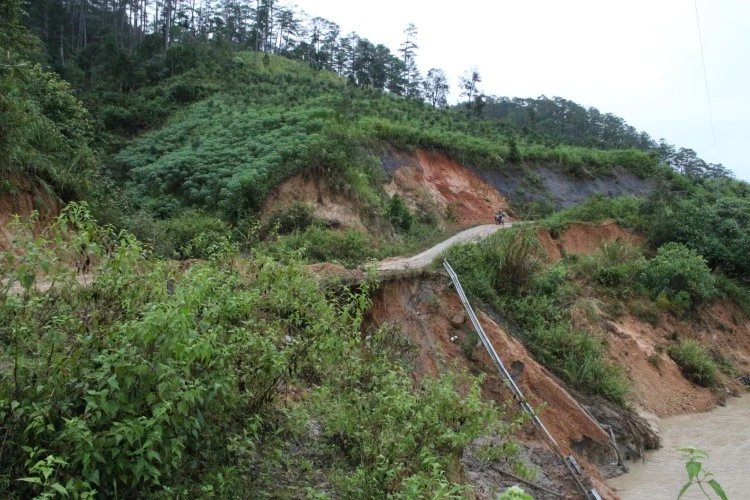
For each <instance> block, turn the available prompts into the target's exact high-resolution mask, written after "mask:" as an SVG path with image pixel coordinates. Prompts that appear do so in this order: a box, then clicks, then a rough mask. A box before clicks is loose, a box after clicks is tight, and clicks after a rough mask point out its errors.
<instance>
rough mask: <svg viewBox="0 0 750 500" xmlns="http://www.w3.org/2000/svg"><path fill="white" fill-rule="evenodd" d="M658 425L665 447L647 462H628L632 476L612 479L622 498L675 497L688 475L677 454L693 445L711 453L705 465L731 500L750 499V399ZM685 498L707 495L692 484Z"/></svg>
mask: <svg viewBox="0 0 750 500" xmlns="http://www.w3.org/2000/svg"><path fill="white" fill-rule="evenodd" d="M659 426H660V428H661V431H662V444H663V447H662V448H661V449H660V450H658V451H655V452H652V453H649V454H648V455H647V456H646V460H645V463H641V462H637V463H636V462H629V463H628V465H629V467H630V473H628V474H625V475H623V476H620V477H618V478H615V479H610V480H609V481H608V482H609V484H610V485H611V486H612V487H613V488H615V489H616V490H617V492H618V494H619V495H620V496H621V497H622V499H623V500H635V499H639V500H640V499H652V498H653V499H662V498H664V499H668V498H669V499H673V498H677V494H678V493H679V491H680V488H681V487H682V485H683V484H685V482H686V480H687V473H686V472H685V463H684V461H683V460H682V459H681V457H680V454H679V453H677V452H676V451H675V450H676V449H677V448H680V447H684V446H690V445H692V446H696V447H698V448H701V449H704V450H706V451H708V452H709V455H710V456H709V458H708V460H706V461H705V462H704V464H703V467H704V469H705V470H708V471H711V472H713V473H714V474H715V476H716V479H717V480H718V481H719V483H721V485H722V486H723V487H724V491H725V492H726V493H727V496H728V497H729V498H730V499H744V498H750V395H745V396H743V397H742V398H737V399H730V400H729V401H728V402H727V406H725V407H722V408H718V409H716V410H714V411H712V412H708V413H697V414H693V415H680V416H678V417H672V418H668V419H664V420H662V421H661V422H660V424H659ZM707 487H708V486H707ZM709 489H710V487H709ZM712 493H713V492H712ZM683 498H689V499H700V498H705V497H704V496H703V495H702V494H701V492H700V490H699V489H697V486H692V487H691V489H690V492H689V493H688V494H686V495H685V496H684V497H683ZM712 498H714V497H713V496H712Z"/></svg>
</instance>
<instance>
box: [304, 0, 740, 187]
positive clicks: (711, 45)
mask: <svg viewBox="0 0 750 500" xmlns="http://www.w3.org/2000/svg"><path fill="white" fill-rule="evenodd" d="M291 1H292V2H294V3H296V4H297V5H298V7H299V9H301V10H304V11H306V12H307V13H308V14H310V15H311V16H321V17H324V18H326V19H329V20H330V21H333V22H336V23H338V24H339V26H341V30H342V34H348V33H349V32H351V31H355V32H357V34H358V35H360V36H361V37H364V38H369V39H370V41H372V42H374V43H383V44H385V45H386V46H388V47H389V48H390V49H391V51H394V52H395V50H396V49H397V48H398V45H399V44H400V43H401V41H402V40H403V38H404V35H403V29H404V27H405V26H406V25H407V24H408V23H410V22H413V23H414V24H415V25H416V26H417V28H418V29H419V36H418V39H417V43H418V45H419V50H418V53H417V54H418V56H417V62H418V64H419V66H420V69H421V70H422V73H423V74H425V73H426V72H427V70H428V69H429V68H431V67H439V68H442V69H443V70H445V72H446V75H447V76H448V78H449V81H450V84H451V87H452V88H453V90H454V92H453V96H454V100H455V99H456V97H457V92H456V91H455V89H456V88H457V87H458V77H459V76H460V75H461V74H462V73H463V72H464V70H466V69H468V68H470V67H471V66H474V65H475V66H477V67H478V68H479V71H480V73H481V75H482V79H483V82H482V84H481V86H480V88H481V89H482V90H483V91H484V93H485V94H495V95H499V96H509V97H538V96H540V95H546V96H547V97H552V96H560V97H563V98H566V99H570V100H573V101H575V102H578V103H580V104H582V105H584V106H586V107H589V106H594V107H596V108H598V109H599V110H600V111H602V112H610V113H614V114H616V115H618V116H621V117H622V118H624V119H625V120H626V121H627V122H628V123H629V124H630V125H633V126H634V127H636V128H637V129H639V130H645V131H646V132H647V133H648V134H649V135H651V137H652V138H654V139H659V138H660V137H664V138H665V139H667V141H668V142H670V143H672V144H675V145H676V146H678V147H687V148H692V149H694V150H695V151H696V152H697V153H698V155H699V156H700V157H701V158H703V159H704V160H706V161H708V162H721V163H723V164H724V166H726V167H728V168H730V169H731V170H733V171H734V172H735V174H736V175H737V177H739V178H741V179H744V180H750V159H749V157H748V155H747V154H746V150H747V149H749V148H750V144H748V143H747V141H748V139H750V0H697V2H698V10H699V14H700V25H701V32H702V35H703V48H704V52H705V59H706V70H707V73H708V86H709V91H710V94H711V105H712V108H713V117H714V126H715V131H716V149H714V143H713V138H712V134H711V124H710V123H711V122H710V120H709V111H708V100H707V99H706V90H705V83H704V78H703V68H702V65H701V54H700V44H699V38H698V29H697V25H696V16H695V6H694V0H484V1H482V0H463V1H459V2H439V1H435V0H376V1H373V2H363V1H357V0H296V2H295V0H291Z"/></svg>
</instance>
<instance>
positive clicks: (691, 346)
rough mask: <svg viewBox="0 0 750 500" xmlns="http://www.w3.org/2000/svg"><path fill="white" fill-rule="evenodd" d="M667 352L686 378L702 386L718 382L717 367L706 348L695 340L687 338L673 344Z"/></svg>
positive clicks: (710, 385)
mask: <svg viewBox="0 0 750 500" xmlns="http://www.w3.org/2000/svg"><path fill="white" fill-rule="evenodd" d="M667 352H668V353H669V357H670V358H672V359H673V360H674V362H675V363H677V365H678V366H679V367H680V370H681V371H682V374H683V375H685V377H686V378H687V379H688V380H690V381H692V382H695V383H696V384H698V385H702V386H703V387H712V386H715V385H716V384H717V383H718V381H719V380H718V372H719V367H718V365H717V364H716V361H714V358H713V356H711V353H710V352H709V351H708V349H706V347H705V346H704V345H703V344H701V343H700V342H698V341H697V340H693V339H687V340H684V341H682V342H680V343H679V344H673V345H671V346H670V347H669V350H668V351H667Z"/></svg>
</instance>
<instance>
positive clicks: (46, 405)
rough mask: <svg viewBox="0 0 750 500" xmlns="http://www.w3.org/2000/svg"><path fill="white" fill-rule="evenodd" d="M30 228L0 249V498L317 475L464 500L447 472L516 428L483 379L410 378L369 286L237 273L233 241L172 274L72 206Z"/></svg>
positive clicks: (310, 488) (297, 273)
mask: <svg viewBox="0 0 750 500" xmlns="http://www.w3.org/2000/svg"><path fill="white" fill-rule="evenodd" d="M31 229H32V226H31V225H28V226H26V227H25V228H16V234H17V235H18V238H17V244H18V245H19V246H18V247H17V248H14V249H11V250H9V251H3V252H0V283H2V289H0V346H2V349H0V437H1V439H0V450H1V451H2V453H0V495H2V496H3V497H19V498H27V497H32V496H36V495H43V496H46V497H52V496H53V495H55V494H59V495H63V496H72V497H79V498H85V497H89V496H91V495H94V494H95V493H96V492H102V493H103V494H105V495H109V494H112V493H113V492H115V491H117V495H118V496H119V497H122V498H130V497H136V496H138V497H143V496H155V497H206V496H211V495H217V496H224V497H229V498H237V497H247V496H250V497H254V498H255V497H275V498H279V497H282V498H283V497H291V496H295V495H297V494H298V493H299V492H300V491H301V490H306V491H307V493H308V494H311V495H314V494H317V495H319V494H321V492H320V491H317V489H316V488H317V485H319V484H321V482H320V481H321V478H322V481H323V483H324V484H326V485H327V487H326V491H327V492H328V493H329V494H331V493H332V494H333V495H335V496H361V495H365V496H372V494H382V493H383V492H388V493H390V494H392V495H394V496H396V497H409V498H412V497H435V496H440V495H441V494H449V493H458V492H461V491H464V490H465V489H466V486H464V485H462V484H458V483H455V482H453V481H452V480H450V479H448V470H449V468H450V467H451V466H452V464H453V463H454V462H455V461H456V460H457V459H458V457H460V453H461V450H462V449H463V447H464V446H465V445H466V444H467V443H468V442H470V441H471V440H472V439H474V438H475V437H477V436H479V435H485V434H487V433H492V432H500V433H502V434H503V435H506V434H507V433H506V430H508V428H507V427H506V426H505V425H504V424H501V423H500V422H501V421H502V418H501V414H500V413H499V411H498V408H497V407H495V406H494V405H490V404H487V403H484V402H482V400H481V397H480V391H479V386H478V381H477V380H475V379H472V378H471V377H469V376H467V377H468V378H466V377H464V378H461V379H460V385H461V387H462V388H467V387H471V390H469V391H468V392H458V391H457V387H458V385H459V384H458V379H453V378H451V377H445V378H441V379H436V380H433V379H430V378H429V377H427V378H425V379H423V380H422V381H421V382H415V381H414V379H413V378H412V377H411V376H410V374H409V372H408V371H407V369H406V365H405V364H404V363H403V362H402V361H401V360H400V356H401V352H400V350H394V349H393V347H392V345H393V343H394V336H393V335H392V332H390V331H389V332H388V335H383V334H377V335H368V336H363V335H362V334H361V330H360V328H361V325H362V320H363V312H364V309H365V308H366V307H367V306H368V304H369V301H368V298H367V290H368V288H369V284H368V283H363V284H361V285H360V288H359V289H358V290H348V291H347V290H344V291H343V293H341V294H339V296H338V297H337V298H329V297H326V295H325V294H324V293H321V290H320V288H319V285H318V284H317V282H316V281H315V280H314V279H313V278H312V277H310V276H309V275H308V274H307V273H306V271H305V268H304V266H303V265H302V264H301V262H299V261H298V260H295V259H294V256H289V257H288V259H287V260H288V261H289V264H280V263H278V262H276V261H274V260H272V259H270V258H268V257H267V256H266V255H264V254H262V253H255V254H254V255H253V258H252V259H248V260H244V261H242V263H241V264H238V265H234V264H233V262H235V260H234V256H233V254H232V253H231V248H223V249H219V250H218V251H217V252H214V253H213V254H212V255H211V256H209V261H207V262H204V263H194V264H193V265H192V266H190V267H189V268H188V269H187V270H186V271H184V272H183V271H180V270H179V269H178V267H177V266H176V265H175V264H173V263H170V262H163V261H152V260H149V259H148V258H147V256H146V252H145V251H144V248H143V247H142V246H141V245H140V244H139V243H138V242H137V241H136V240H135V239H134V238H133V237H132V236H130V235H128V234H126V233H120V234H118V235H116V238H115V239H112V228H101V227H98V226H96V224H95V223H94V222H93V221H92V220H91V218H90V216H89V215H88V214H87V212H86V210H85V208H84V207H79V206H71V207H69V208H68V209H66V211H65V212H64V213H63V216H62V219H61V221H60V224H59V225H57V226H56V227H55V228H53V229H52V230H50V231H48V232H47V233H46V234H47V236H49V237H51V238H53V240H52V241H54V242H55V244H54V245H53V244H51V240H49V239H47V238H46V237H45V236H35V234H34V232H33V231H32V230H31ZM69 229H74V230H75V231H72V232H69V231H68V230H69ZM63 234H64V235H65V238H63ZM19 249H23V251H24V252H25V258H24V259H18V258H16V254H15V251H16V250H19ZM81 252H85V253H86V254H88V255H89V257H90V258H91V262H92V265H93V266H95V269H94V273H93V276H94V277H93V281H92V282H91V283H90V285H89V286H87V287H81V286H77V285H76V272H75V270H71V267H70V265H69V264H68V262H69V261H70V259H77V258H80V257H81ZM37 280H38V281H39V282H40V283H41V284H42V285H43V286H41V287H40V288H36V287H35V286H34V284H35V282H36V281H37ZM14 284H19V285H20V286H21V291H14V290H13V289H12V288H13V286H14ZM284 393H286V394H287V395H288V394H296V395H299V394H309V395H310V396H309V397H304V396H303V397H297V396H295V397H292V398H287V397H284V398H281V397H280V396H281V395H282V394H284ZM312 426H314V427H316V428H318V429H319V430H318V431H317V433H312V434H311V433H310V432H309V431H308V429H309V428H311V427H312ZM310 457H325V460H322V461H320V462H319V463H318V462H316V466H317V467H316V469H315V470H314V471H313V470H312V467H311V462H310V461H309V459H310ZM292 475H293V476H294V477H293V478H292ZM290 478H292V479H293V482H291V483H290V482H289V479H290Z"/></svg>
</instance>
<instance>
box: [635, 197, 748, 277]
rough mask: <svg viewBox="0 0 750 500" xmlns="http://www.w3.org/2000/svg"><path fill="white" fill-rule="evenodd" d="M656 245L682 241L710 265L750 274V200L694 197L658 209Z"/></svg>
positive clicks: (652, 238)
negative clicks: (749, 257)
mask: <svg viewBox="0 0 750 500" xmlns="http://www.w3.org/2000/svg"><path fill="white" fill-rule="evenodd" d="M649 241H650V243H651V244H652V245H654V246H660V245H662V244H664V243H668V242H677V243H682V244H684V245H686V246H688V247H690V248H692V249H693V250H695V251H696V252H697V253H699V254H701V255H702V256H703V257H705V259H706V260H707V262H708V263H709V265H710V266H712V267H714V268H720V269H721V270H722V271H723V272H725V273H727V274H729V275H731V276H735V277H739V278H748V277H750V261H749V260H748V259H747V258H746V257H747V248H748V244H750V200H747V199H741V198H721V199H719V200H717V201H716V202H715V203H711V202H710V200H705V199H701V197H698V196H696V197H693V198H691V199H689V200H685V201H680V202H678V203H676V204H675V205H674V206H672V207H669V208H668V209H665V210H664V211H663V212H657V213H656V214H655V216H654V224H653V227H652V228H651V231H650V233H649Z"/></svg>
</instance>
